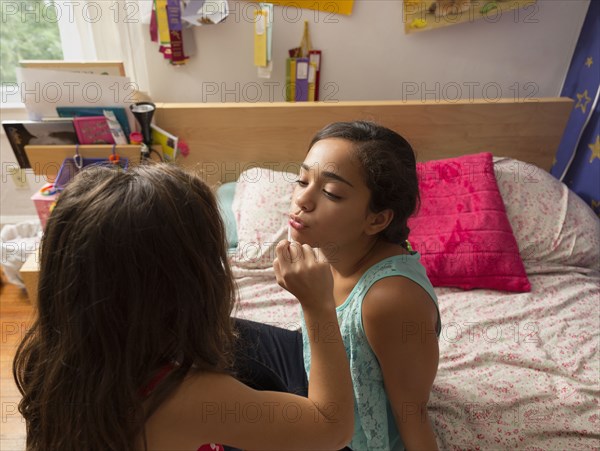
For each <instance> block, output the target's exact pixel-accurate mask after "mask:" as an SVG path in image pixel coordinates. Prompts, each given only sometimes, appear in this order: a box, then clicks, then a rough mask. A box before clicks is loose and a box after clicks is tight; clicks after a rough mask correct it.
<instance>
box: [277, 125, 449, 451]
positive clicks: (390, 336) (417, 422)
mask: <svg viewBox="0 0 600 451" xmlns="http://www.w3.org/2000/svg"><path fill="white" fill-rule="evenodd" d="M309 149H310V150H309V152H308V154H307V156H306V158H305V160H304V162H303V163H302V165H301V170H300V174H299V178H298V181H297V187H296V188H295V191H294V195H293V200H292V205H291V211H290V221H289V225H290V242H291V243H292V244H291V246H293V245H294V243H296V244H297V245H309V246H310V247H312V248H319V249H320V255H321V258H323V259H326V261H327V262H328V263H329V265H330V268H331V273H332V278H333V297H334V300H335V304H336V313H337V318H338V323H339V326H340V330H341V333H342V339H343V342H344V346H345V349H346V353H347V355H348V359H349V362H350V371H351V375H352V382H353V388H354V395H355V416H354V418H355V427H354V435H353V438H352V441H351V442H350V443H348V447H349V448H350V449H352V450H355V451H363V450H402V449H428V450H431V449H437V443H436V439H435V434H434V431H433V428H432V426H431V423H430V420H429V416H428V413H427V402H428V400H429V393H430V391H431V387H432V385H433V381H434V379H435V375H436V372H437V365H438V359H439V348H438V336H439V333H440V330H441V320H440V315H439V310H438V306H437V297H436V294H435V291H434V289H433V286H432V285H431V282H430V281H429V279H428V278H427V274H426V272H425V269H424V267H423V266H422V265H421V263H420V255H419V254H418V253H417V252H413V251H412V250H411V249H410V244H408V241H407V240H408V235H409V228H408V226H407V220H408V218H409V217H410V216H411V215H412V214H413V213H414V212H415V211H416V209H417V208H418V203H419V191H418V180H417V171H416V161H415V156H414V152H413V150H412V148H411V146H410V145H409V143H408V142H407V141H406V140H405V139H404V138H402V137H401V136H400V135H398V134H397V133H395V132H394V131H392V130H389V129H387V128H385V127H382V126H379V125H376V124H373V123H369V122H362V121H358V122H338V123H333V124H330V125H328V126H326V127H325V128H324V129H322V130H321V131H320V132H318V133H317V135H316V136H315V137H314V138H313V140H312V142H311V145H310V147H309ZM280 283H281V282H280ZM282 286H284V285H282ZM331 330H334V329H331ZM302 332H303V333H302V337H303V341H304V343H303V355H304V366H305V369H306V372H307V374H308V378H309V380H310V369H311V368H310V348H309V346H308V341H306V338H305V337H307V334H308V330H307V328H306V325H305V324H304V323H303V329H302ZM315 332H317V333H319V334H320V335H319V336H320V337H321V339H323V340H327V339H328V329H327V328H324V329H323V330H321V331H311V333H315Z"/></svg>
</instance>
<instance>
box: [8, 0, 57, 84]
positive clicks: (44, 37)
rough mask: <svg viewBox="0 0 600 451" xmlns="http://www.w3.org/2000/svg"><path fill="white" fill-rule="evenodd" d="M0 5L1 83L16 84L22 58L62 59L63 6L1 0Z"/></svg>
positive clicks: (46, 1) (41, 1)
mask: <svg viewBox="0 0 600 451" xmlns="http://www.w3.org/2000/svg"><path fill="white" fill-rule="evenodd" d="M0 7H1V8H0V9H1V10H2V17H1V22H0V84H1V85H3V86H4V85H6V84H8V83H16V81H17V75H16V68H17V66H18V64H19V61H20V60H62V59H63V52H62V46H61V42H60V33H59V31H58V20H57V17H56V12H57V11H60V9H58V10H57V9H56V8H55V6H54V2H53V1H52V0H0ZM59 8H60V7H59ZM15 10H16V12H15Z"/></svg>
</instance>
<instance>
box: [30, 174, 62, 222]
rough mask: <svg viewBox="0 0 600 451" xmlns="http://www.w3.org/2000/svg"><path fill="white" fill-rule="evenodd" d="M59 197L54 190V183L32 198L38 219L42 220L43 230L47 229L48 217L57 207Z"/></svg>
mask: <svg viewBox="0 0 600 451" xmlns="http://www.w3.org/2000/svg"><path fill="white" fill-rule="evenodd" d="M58 196H59V192H58V191H57V190H56V189H54V184H53V183H47V184H45V185H44V186H42V188H41V189H40V190H39V191H38V192H37V193H35V194H34V195H33V196H31V200H32V201H33V204H34V205H35V209H36V211H37V214H38V217H39V218H40V223H41V224H42V228H46V223H47V222H48V217H49V216H50V213H52V210H53V209H54V206H55V205H56V201H57V200H58Z"/></svg>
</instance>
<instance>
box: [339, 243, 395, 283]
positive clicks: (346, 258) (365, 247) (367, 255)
mask: <svg viewBox="0 0 600 451" xmlns="http://www.w3.org/2000/svg"><path fill="white" fill-rule="evenodd" d="M382 244H383V243H382V242H381V240H379V239H377V238H375V239H373V240H370V241H368V242H365V243H364V244H362V245H361V246H360V247H357V248H353V249H348V248H346V249H337V252H336V254H335V255H334V256H332V258H331V259H329V262H330V265H331V272H332V273H333V276H334V278H338V277H341V278H344V279H346V278H352V277H353V276H355V275H358V277H360V275H362V273H363V272H364V271H365V270H366V269H367V268H369V267H370V266H372V265H373V260H374V259H376V257H377V255H378V254H380V253H381V249H382Z"/></svg>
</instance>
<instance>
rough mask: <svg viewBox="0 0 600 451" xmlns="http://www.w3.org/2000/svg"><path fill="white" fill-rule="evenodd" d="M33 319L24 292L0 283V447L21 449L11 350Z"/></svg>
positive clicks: (22, 441)
mask: <svg viewBox="0 0 600 451" xmlns="http://www.w3.org/2000/svg"><path fill="white" fill-rule="evenodd" d="M32 318H33V308H32V306H31V303H30V302H29V300H28V299H27V295H26V294H25V293H24V291H23V290H21V289H20V288H19V287H17V286H16V285H11V284H2V285H0V323H1V324H2V341H1V343H0V366H1V368H0V370H1V371H0V398H1V399H0V401H1V402H0V405H1V406H2V419H1V420H0V450H2V451H20V450H23V449H25V421H24V420H23V418H22V417H21V415H20V414H19V410H18V404H19V400H20V399H21V396H20V394H19V391H18V390H17V387H16V385H15V383H14V380H13V377H12V362H13V357H14V355H15V350H16V347H17V345H18V344H19V342H20V340H21V338H22V337H23V335H24V333H25V331H26V330H27V329H28V327H29V326H30V324H31V322H32Z"/></svg>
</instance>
